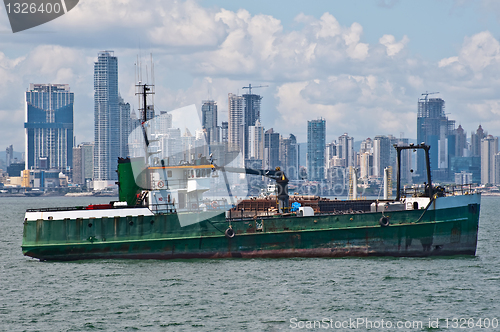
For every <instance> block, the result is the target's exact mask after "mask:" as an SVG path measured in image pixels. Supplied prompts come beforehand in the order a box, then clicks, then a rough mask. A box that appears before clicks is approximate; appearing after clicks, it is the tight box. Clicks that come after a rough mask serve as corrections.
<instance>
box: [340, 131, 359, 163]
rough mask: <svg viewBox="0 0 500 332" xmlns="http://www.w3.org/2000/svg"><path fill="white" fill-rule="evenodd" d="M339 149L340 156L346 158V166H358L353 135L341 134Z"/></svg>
mask: <svg viewBox="0 0 500 332" xmlns="http://www.w3.org/2000/svg"><path fill="white" fill-rule="evenodd" d="M338 149H339V151H338V156H339V158H341V159H344V160H345V166H346V167H350V166H356V164H355V152H354V138H353V137H349V135H348V134H347V133H344V134H343V135H342V136H340V137H339V144H338Z"/></svg>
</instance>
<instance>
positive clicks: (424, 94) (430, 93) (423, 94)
mask: <svg viewBox="0 0 500 332" xmlns="http://www.w3.org/2000/svg"><path fill="white" fill-rule="evenodd" d="M436 93H439V92H428V91H425V93H422V96H425V98H424V100H425V102H426V103H427V97H428V96H429V95H433V94H436ZM420 100H422V99H420Z"/></svg>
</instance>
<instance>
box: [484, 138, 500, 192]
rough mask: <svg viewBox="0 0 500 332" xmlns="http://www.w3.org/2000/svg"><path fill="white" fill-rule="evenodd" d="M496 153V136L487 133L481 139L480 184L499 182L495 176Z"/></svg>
mask: <svg viewBox="0 0 500 332" xmlns="http://www.w3.org/2000/svg"><path fill="white" fill-rule="evenodd" d="M497 153H498V138H497V137H493V136H491V135H488V136H487V137H486V138H483V140H482V141H481V184H487V183H489V184H496V183H500V179H497V178H496V177H495V173H496V172H495V155H496V154H497Z"/></svg>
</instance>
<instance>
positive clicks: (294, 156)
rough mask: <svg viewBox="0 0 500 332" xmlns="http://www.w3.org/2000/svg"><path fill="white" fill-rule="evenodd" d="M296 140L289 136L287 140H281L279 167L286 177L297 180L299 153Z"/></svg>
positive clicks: (291, 135)
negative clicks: (280, 166)
mask: <svg viewBox="0 0 500 332" xmlns="http://www.w3.org/2000/svg"><path fill="white" fill-rule="evenodd" d="M298 148H299V147H298V145H297V138H296V137H295V135H293V134H290V136H289V137H288V138H281V158H280V159H281V165H282V169H283V170H284V171H285V174H286V175H287V177H288V178H289V179H291V180H297V179H298V174H299V151H298Z"/></svg>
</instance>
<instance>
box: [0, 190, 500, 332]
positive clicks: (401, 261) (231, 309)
mask: <svg viewBox="0 0 500 332" xmlns="http://www.w3.org/2000/svg"><path fill="white" fill-rule="evenodd" d="M108 200H109V198H99V199H96V198H59V197H51V198H0V331H96V330H104V331H128V330H138V331H240V330H247V331H280V330H307V329H306V328H307V327H308V326H311V327H312V324H313V322H312V321H321V320H323V319H325V323H322V325H321V327H323V328H322V329H321V330H325V327H328V328H329V329H331V330H336V331H365V330H368V329H369V327H370V326H369V325H368V326H367V325H366V324H368V323H362V322H363V321H362V320H363V319H364V320H365V322H366V321H370V322H371V323H372V329H371V330H373V331H386V330H393V331H448V330H464V329H465V330H469V331H482V330H488V329H485V328H484V324H485V323H486V321H485V320H484V319H485V318H487V319H489V321H490V326H491V324H494V322H495V319H496V320H497V322H498V320H499V319H500V258H499V254H500V231H499V222H498V220H499V216H500V198H497V197H483V200H482V206H481V219H480V228H479V243H478V251H477V256H476V257H453V258H342V259H324V258H322V259H311V258H309V259H252V260H243V259H221V260H186V261H182V260H178V261H154V260H151V261H127V260H97V261H82V262H69V263H67V262H66V263H54V262H39V261H37V260H34V259H31V258H27V257H24V256H23V255H22V252H21V240H22V222H23V218H24V211H25V209H26V208H35V207H48V206H72V205H85V204H89V203H91V202H97V203H99V202H106V201H108ZM446 318H448V328H446V321H445V319H446ZM453 318H457V319H460V318H463V319H473V321H470V320H469V321H467V323H466V324H465V325H464V324H463V323H464V320H462V321H460V320H458V321H453V320H452V319H453ZM349 319H351V325H349V326H348V325H346V324H347V323H348V321H349ZM429 319H431V320H432V321H433V322H435V321H436V319H439V321H438V323H439V327H438V328H431V329H429V326H428V325H429ZM479 319H482V320H481V321H479ZM327 320H328V321H330V320H332V322H329V323H328V325H327V324H326V321H327ZM382 320H384V321H383V324H384V327H382V326H381V325H380V324H382ZM353 321H355V322H357V323H360V324H359V325H353V324H352V322H353ZM388 322H390V323H391V324H392V328H387V327H388ZM398 322H400V323H402V324H403V325H401V324H400V325H399V326H401V328H399V329H398V328H397V326H396V324H397V323H398ZM419 322H422V327H420V326H419V325H418V323H419ZM471 322H473V323H474V326H473V327H472V326H471V325H467V324H470V323H471ZM335 323H337V327H339V328H335ZM342 323H343V324H344V328H342V327H341V325H340V324H342ZM405 323H406V327H404V324H405ZM478 323H480V325H481V326H482V327H479V325H478ZM408 324H415V325H414V326H411V327H410V325H408ZM454 325H455V326H457V327H460V326H462V327H465V328H461V329H460V328H457V329H453V327H454ZM377 326H378V328H377ZM294 327H297V328H295V329H294ZM299 327H303V329H299ZM316 327H318V323H317V325H316ZM489 330H490V331H491V330H500V327H498V328H497V329H491V327H490V329H489Z"/></svg>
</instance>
